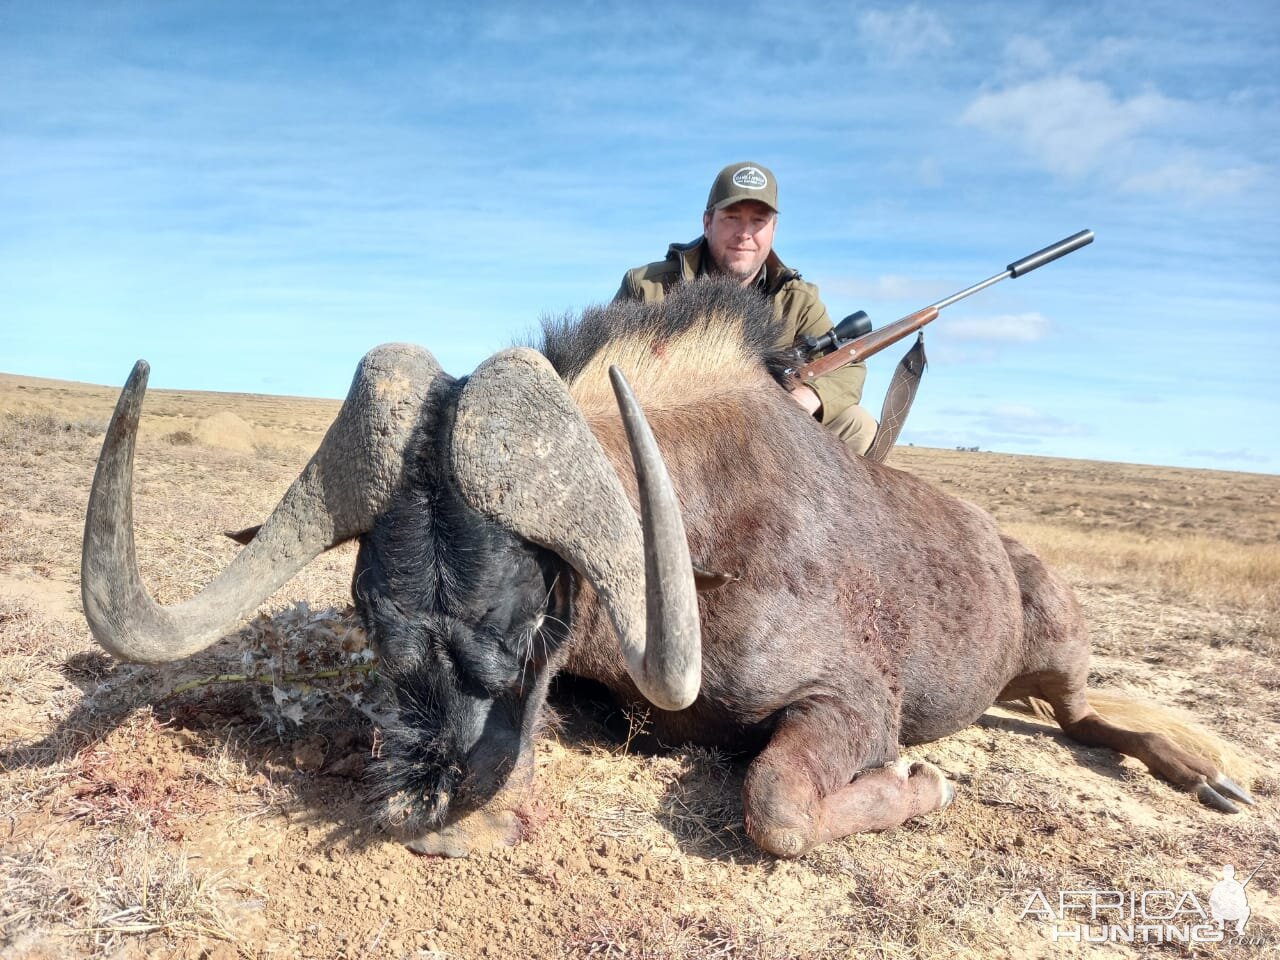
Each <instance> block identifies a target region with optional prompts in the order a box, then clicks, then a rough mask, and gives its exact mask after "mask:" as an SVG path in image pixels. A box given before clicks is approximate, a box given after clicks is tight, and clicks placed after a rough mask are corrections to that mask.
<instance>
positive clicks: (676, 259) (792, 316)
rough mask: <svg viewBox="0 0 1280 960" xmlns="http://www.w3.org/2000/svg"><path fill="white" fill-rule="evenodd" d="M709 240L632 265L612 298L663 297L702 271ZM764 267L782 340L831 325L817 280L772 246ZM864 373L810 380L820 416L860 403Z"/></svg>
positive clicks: (858, 366) (853, 366) (845, 371)
mask: <svg viewBox="0 0 1280 960" xmlns="http://www.w3.org/2000/svg"><path fill="white" fill-rule="evenodd" d="M705 240H706V238H705V237H699V238H698V239H697V240H694V241H692V242H691V243H673V244H671V246H670V247H669V248H668V249H667V258H666V259H665V260H659V261H657V262H656V263H650V264H647V265H645V266H643V267H636V268H635V269H634V270H628V271H627V274H626V276H624V277H623V278H622V286H620V287H619V288H618V292H617V294H616V295H615V296H614V298H613V299H614V300H639V301H641V302H643V303H652V302H654V301H658V300H661V299H662V298H663V297H664V296H665V295H666V292H667V290H669V289H670V288H671V287H673V286H674V285H675V284H677V283H679V282H681V281H683V280H692V279H694V278H695V277H698V276H700V275H701V274H702V273H703V272H704V269H703V262H702V258H703V254H704V253H705V251H706V247H705ZM764 270H765V275H764V284H763V290H762V292H763V293H764V294H765V296H767V297H769V298H770V299H771V300H772V301H773V304H774V309H775V311H776V312H777V315H778V316H780V317H781V318H782V320H783V326H782V332H781V333H780V334H779V336H778V345H779V346H782V347H790V346H792V345H793V344H794V343H795V342H796V339H797V338H798V337H802V336H804V337H819V336H821V335H822V334H824V333H827V332H828V331H829V330H830V329H831V327H832V323H831V318H830V317H829V316H827V308H826V307H824V306H823V305H822V301H821V300H819V299H818V288H817V287H816V286H814V285H813V284H812V283H808V282H806V281H804V280H801V279H800V274H799V272H798V271H796V270H792V269H791V268H790V267H788V266H787V265H786V264H784V263H783V262H782V261H781V260H780V259H778V254H777V253H775V252H774V251H772V250H771V251H769V258H768V259H767V260H766V261H765V264H764ZM866 379H867V365H866V364H865V363H850V364H847V365H846V366H843V367H841V368H840V369H839V370H833V371H832V372H831V373H828V374H827V375H826V376H823V377H819V378H818V379H816V380H814V381H813V382H812V383H811V384H809V386H811V387H813V389H814V391H815V392H817V394H818V397H819V399H820V400H822V410H821V411H820V413H819V416H818V419H819V420H820V421H822V422H824V423H825V422H826V421H827V420H828V419H830V418H832V417H835V416H836V414H838V413H840V412H841V411H843V410H847V409H848V408H849V407H852V406H853V405H854V404H856V403H857V402H858V401H859V400H860V399H861V398H862V385H863V383H865V382H866Z"/></svg>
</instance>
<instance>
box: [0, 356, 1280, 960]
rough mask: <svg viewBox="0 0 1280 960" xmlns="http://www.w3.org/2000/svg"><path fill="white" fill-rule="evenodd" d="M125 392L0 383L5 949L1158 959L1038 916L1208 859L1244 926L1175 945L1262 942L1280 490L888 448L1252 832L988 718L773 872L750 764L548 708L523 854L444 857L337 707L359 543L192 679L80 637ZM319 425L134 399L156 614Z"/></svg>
mask: <svg viewBox="0 0 1280 960" xmlns="http://www.w3.org/2000/svg"><path fill="white" fill-rule="evenodd" d="M122 373H124V371H122ZM115 396H116V389H115V388H109V387H98V386H90V385H86V384H75V383H66V382H59V381H50V380H37V379H32V378H25V377H18V376H12V375H0V956H2V957H4V958H13V960H36V958H55V957H56V958H62V957H74V958H98V957H120V958H128V960H134V958H170V957H173V958H188V957H189V958H205V960H230V958H236V957H242V958H268V957H280V958H288V957H315V958H336V957H345V958H352V960H354V958H387V960H400V958H427V957H432V958H446V957H459V958H462V957H467V958H469V957H498V956H501V957H562V956H563V957H610V958H613V957H617V958H622V957H636V958H684V957H692V958H712V957H717V958H719V957H724V958H754V957H759V958H784V957H845V956H849V957H860V956H881V957H920V958H934V957H973V958H978V957H982V958H987V957H1035V956H1050V955H1053V956H1059V955H1064V954H1065V955H1075V954H1081V955H1083V954H1085V953H1088V954H1090V955H1093V954H1094V953H1095V952H1099V951H1101V952H1102V953H1103V954H1104V955H1112V956H1139V955H1145V954H1146V953H1147V952H1149V951H1150V950H1151V949H1153V948H1152V947H1150V946H1142V945H1130V944H1124V943H1117V944H1110V945H1107V946H1105V947H1098V946H1088V945H1081V944H1078V943H1076V942H1074V940H1073V939H1071V938H1070V937H1068V938H1066V939H1059V940H1057V941H1054V940H1053V938H1052V937H1053V931H1054V930H1055V929H1056V926H1055V923H1054V922H1052V921H1051V920H1049V919H1046V917H1045V916H1043V914H1042V913H1040V912H1037V911H1034V910H1033V911H1028V909H1027V908H1028V905H1029V904H1037V905H1038V902H1037V901H1034V899H1033V898H1034V897H1035V894H1036V893H1037V892H1040V893H1042V894H1043V895H1044V896H1045V898H1046V900H1047V901H1048V902H1049V903H1052V904H1054V905H1055V906H1056V905H1057V902H1058V901H1057V898H1058V895H1059V893H1060V892H1061V891H1071V890H1076V891H1080V890H1084V891H1093V890H1100V891H1122V892H1126V893H1130V892H1131V893H1136V894H1139V895H1140V894H1141V893H1142V892H1149V891H1170V897H1172V898H1173V902H1174V903H1176V902H1177V898H1178V897H1180V896H1181V895H1182V893H1183V892H1190V893H1192V894H1193V895H1194V897H1195V898H1197V902H1198V903H1201V904H1203V905H1205V906H1206V907H1207V905H1208V902H1209V893H1210V890H1211V889H1212V887H1213V886H1214V884H1215V883H1216V882H1217V881H1218V880H1219V879H1220V878H1221V876H1222V867H1223V865H1225V864H1231V865H1234V866H1235V867H1236V868H1237V869H1238V870H1239V871H1240V873H1241V875H1242V876H1243V875H1245V874H1248V873H1249V871H1252V870H1254V869H1255V868H1258V869H1257V872H1256V874H1255V875H1254V876H1253V878H1252V879H1251V880H1250V882H1249V884H1248V887H1247V894H1248V900H1249V904H1250V906H1251V908H1252V911H1253V912H1252V915H1251V917H1250V920H1249V923H1248V925H1247V928H1246V931H1245V936H1244V938H1242V939H1233V938H1226V939H1225V940H1224V942H1222V943H1219V944H1210V945H1198V946H1190V945H1184V944H1177V943H1175V944H1169V945H1166V946H1165V947H1164V948H1163V949H1162V953H1166V954H1169V955H1173V956H1233V957H1234V956H1239V957H1253V956H1263V955H1267V954H1268V953H1271V954H1273V955H1274V953H1275V952H1277V951H1280V820H1278V818H1277V814H1278V813H1280V778H1278V776H1277V772H1278V770H1280V768H1278V766H1277V760H1278V759H1280V663H1278V662H1277V657H1278V655H1280V478H1278V477H1275V476H1269V475H1260V474H1246V473H1231V472H1219V471H1207V470H1190V469H1173V468H1157V467H1142V466H1132V465H1126V464H1113V463H1093V462H1085V461H1070V460H1056V459H1049V458H1038V457H1016V456H1008V455H1001V454H994V453H984V452H973V451H946V450H928V449H918V448H910V447H908V448H900V449H899V450H897V451H895V452H894V454H893V455H892V457H891V461H890V462H891V465H893V466H894V467H896V468H898V469H902V470H906V471H909V472H912V473H916V474H919V475H921V476H923V477H925V478H926V479H929V480H931V481H932V482H934V483H935V484H937V485H938V486H940V487H941V488H942V489H944V490H946V491H948V492H950V493H952V494H954V495H957V496H960V497H962V498H965V499H968V500H971V501H973V502H975V503H977V504H979V505H980V506H982V507H984V508H986V509H988V510H990V511H991V512H992V513H993V514H994V515H995V516H996V517H997V519H998V520H999V521H1000V522H1001V525H1002V526H1003V527H1004V528H1005V529H1006V530H1007V531H1008V532H1010V533H1012V534H1013V535H1015V536H1017V537H1019V538H1020V539H1023V540H1024V541H1026V542H1028V543H1029V544H1030V545H1031V546H1033V547H1034V548H1036V549H1037V550H1038V551H1040V552H1041V554H1042V556H1044V557H1045V558H1046V559H1047V560H1048V561H1049V562H1050V563H1051V564H1052V565H1054V566H1056V567H1057V568H1058V569H1060V570H1061V571H1062V572H1064V573H1065V574H1066V576H1067V577H1068V579H1069V580H1070V581H1071V583H1072V584H1073V586H1074V587H1075V589H1076V591H1077V592H1078V595H1079V596H1080V599H1081V601H1082V603H1083V604H1084V606H1085V609H1086V612H1087V614H1088V616H1089V620H1090V624H1091V632H1092V637H1093V643H1094V660H1093V666H1092V673H1091V684H1094V685H1096V686H1098V687H1099V688H1107V689H1109V690H1113V691H1120V692H1123V693H1125V694H1127V695H1130V696H1134V697H1139V698H1145V699H1147V700H1152V701H1155V702H1157V703H1160V704H1162V705H1164V706H1167V707H1170V708H1172V709H1174V710H1178V711H1183V712H1185V713H1186V714H1187V715H1190V716H1192V717H1194V719H1195V720H1197V721H1198V722H1199V723H1201V724H1202V725H1204V726H1205V727H1207V728H1208V729H1210V730H1211V731H1213V732H1215V733H1216V734H1218V735H1219V736H1221V737H1222V738H1224V739H1225V740H1226V741H1228V742H1229V743H1230V744H1232V745H1233V746H1234V747H1235V748H1236V750H1238V751H1239V753H1240V754H1241V756H1242V760H1241V761H1240V767H1239V768H1238V769H1239V770H1240V771H1242V772H1241V776H1242V777H1244V778H1246V779H1248V780H1249V781H1250V782H1251V784H1252V787H1253V790H1254V793H1255V795H1256V797H1257V798H1258V801H1259V802H1258V805H1257V806H1256V807H1254V808H1251V809H1249V810H1247V811H1245V812H1244V813H1241V814H1239V815H1236V816H1224V815H1222V814H1218V813H1215V812H1213V811H1211V810H1208V809H1206V808H1204V807H1201V806H1199V805H1197V804H1196V803H1195V802H1194V800H1192V799H1191V798H1190V797H1189V796H1187V795H1184V794H1181V793H1178V792H1176V791H1175V790H1173V789H1172V788H1170V787H1169V786H1168V785H1166V784H1164V783H1162V782H1160V781H1158V780H1156V779H1154V778H1152V777H1151V776H1149V775H1148V774H1147V773H1146V771H1145V770H1144V769H1142V768H1141V766H1140V765H1139V764H1136V763H1135V762H1133V761H1131V760H1126V759H1121V758H1119V757H1118V756H1117V755H1115V754H1114V753H1112V752H1110V751H1107V750H1097V749H1090V748H1086V747H1082V746H1080V745H1078V744H1075V743H1072V742H1070V741H1068V740H1066V739H1065V738H1064V737H1063V736H1062V735H1061V734H1060V733H1059V732H1058V731H1057V729H1056V727H1053V726H1051V725H1048V724H1046V723H1044V722H1042V721H1040V720H1038V719H1036V718H1035V717H1034V716H1032V715H1030V714H1026V713H1020V712H1018V711H1017V710H1013V709H1006V708H1004V707H995V708H993V709H992V710H991V711H989V712H988V714H986V715H985V716H984V717H983V718H982V719H981V720H980V721H979V722H978V723H976V724H974V725H973V726H971V727H969V728H967V729H965V730H963V731H961V732H960V733H958V734H957V735H955V736H952V737H949V738H947V739H945V740H942V741H939V742H936V743H931V744H926V745H923V746H920V747H916V748H912V749H911V750H909V751H908V756H911V757H921V758H926V759H928V760H930V761H931V762H934V763H936V764H938V765H939V766H940V767H942V768H943V770H944V771H945V772H946V773H947V774H948V776H949V777H950V778H951V779H952V780H953V782H954V783H955V784H956V786H957V789H958V796H957V799H956V801H955V803H953V804H952V805H951V807H949V808H948V809H946V810H944V811H942V812H940V813H936V814H933V815H930V816H927V817H924V818H921V819H918V820H914V821H911V822H909V823H907V824H905V825H904V826H902V827H900V828H898V829H895V830H891V831H887V832H885V833H881V834H871V835H864V836H858V837H852V838H848V839H846V840H842V841H838V842H834V843H830V844H827V845H826V846H824V847H822V848H820V849H819V850H817V851H816V852H814V853H813V854H811V855H809V856H807V857H805V858H803V859H801V860H798V861H794V862H784V861H778V860H775V859H773V858H771V857H768V856H765V855H763V854H761V853H760V852H759V851H757V850H756V849H755V848H754V847H753V846H752V844H751V843H750V841H749V840H748V839H747V837H746V835H745V833H744V830H743V826H742V809H741V800H740V789H741V783H742V777H743V772H744V769H745V766H744V761H743V760H742V759H741V758H735V757H730V756H724V755H721V754H718V753H715V752H713V751H707V750H702V749H687V748H684V749H676V750H674V751H671V752H666V753H662V754H657V755H654V754H647V753H643V752H641V751H639V750H637V749H635V748H634V743H633V741H632V738H631V737H630V736H629V735H628V731H630V732H632V733H634V732H637V731H639V730H641V729H643V725H644V718H643V716H623V717H618V716H611V715H610V712H609V708H608V707H607V706H604V705H602V704H598V703H593V702H583V701H582V700H581V699H578V700H574V699H570V698H568V697H567V696H566V697H561V698H560V699H559V700H558V701H557V706H558V711H559V719H558V721H557V722H556V723H554V724H552V725H551V726H550V727H549V729H548V730H547V731H546V733H545V735H544V736H543V737H542V738H541V740H540V741H539V743H538V746H537V774H536V784H535V791H534V794H533V795H532V797H531V798H530V799H529V801H528V803H527V804H526V806H525V808H524V809H523V810H522V820H523V826H524V829H525V837H524V839H523V840H522V841H521V842H520V843H518V844H517V845H515V846H513V847H503V848H499V849H497V850H495V851H493V852H491V853H487V854H483V855H477V856H473V857H471V858H468V859H463V860H449V859H438V858H424V857H418V856H415V855H414V854H412V853H410V852H409V851H408V850H406V849H405V848H403V847H401V846H399V845H397V844H395V843H393V842H391V841H390V840H389V839H388V838H387V837H386V836H385V835H383V834H381V833H379V831H378V829H377V827H376V823H375V821H374V819H373V817H372V815H371V809H370V805H369V803H368V801H367V800H366V798H365V793H366V787H365V786H364V779H363V778H364V773H365V770H366V768H367V767H368V766H369V765H370V764H372V763H376V754H377V750H378V736H379V734H378V729H377V724H376V722H374V721H373V720H371V719H369V718H368V717H367V716H366V714H365V713H363V712H361V710H360V709H358V707H359V706H360V705H361V704H367V703H368V702H370V700H369V698H370V697H371V696H372V695H371V694H370V692H369V689H368V685H369V683H370V675H369V673H368V672H367V671H366V669H365V665H363V664H362V663H361V660H362V657H361V656H360V649H361V646H362V642H363V641H362V636H361V632H360V631H359V628H358V626H357V625H356V623H355V621H354V619H353V618H352V617H351V614H350V611H349V603H350V590H349V580H350V575H351V566H352V561H353V557H354V550H353V548H352V547H351V546H350V545H347V546H344V547H341V548H339V549H336V550H334V551H331V552H329V553H327V554H324V555H323V556H321V557H320V558H318V559H317V560H316V561H314V562H313V563H312V564H311V565H310V566H309V567H308V568H307V569H306V570H304V571H303V572H302V573H301V574H299V575H298V576H297V577H295V578H294V579H293V580H292V581H291V582H290V583H288V584H287V585H286V586H285V587H284V588H282V589H281V590H280V591H279V592H278V593H277V594H276V595H275V596H273V597H271V598H270V599H269V600H268V601H267V603H265V604H264V605H263V607H262V610H261V613H260V615H259V616H258V618H257V619H256V620H254V621H253V622H252V623H251V624H249V625H248V626H247V627H246V628H245V629H244V630H242V631H241V632H239V633H238V634H234V635H231V636H229V637H228V638H226V639H224V640H223V641H222V642H220V643H219V644H217V645H215V646H214V647H213V648H211V649H210V650H208V651H206V652H205V653H203V654H200V655H198V656H196V657H193V658H191V659H189V660H186V661H183V662H180V663H177V664H173V665H171V666H169V667H165V668H155V667H142V666H136V665H126V664H119V663H116V662H114V661H113V660H111V659H110V658H109V657H108V656H106V655H105V654H103V653H102V652H101V651H100V650H99V649H98V648H97V647H96V646H95V645H94V643H93V642H92V639H91V638H90V636H89V632H88V628H87V626H86V625H85V622H84V619H83V614H82V612H81V609H80V602H79V588H78V577H79V562H80V538H81V532H82V526H83V522H84V510H85V504H86V501H87V497H88V491H89V486H90V483H91V480H92V476H93V470H94V465H95V462H96V459H97V454H98V450H99V447H100V445H101V442H102V435H103V432H104V430H105V426H106V423H107V420H108V419H109V417H110V412H111V408H112V406H113V404H114V402H115ZM337 406H338V404H337V403H336V402H335V401H324V400H309V399H302V398H285V397H265V396H249V395H232V394H214V393H198V392H186V391H163V390H161V391H152V392H150V393H149V394H148V398H147V403H146V406H145V408H144V413H143V420H142V425H141V429H140V442H139V448H138V455H137V464H136V475H135V476H136V481H135V482H136V490H135V503H136V507H135V519H136V523H135V526H136V530H137V540H138V554H139V561H140V566H141V569H142V573H143V576H144V578H145V580H146V582H147V584H148V586H149V588H150V589H151V591H152V593H153V595H154V596H155V597H156V598H157V599H158V600H159V601H161V602H163V603H172V602H176V601H179V600H181V599H184V598H186V597H189V596H191V595H192V594H194V593H195V592H196V591H197V590H198V589H199V588H200V587H202V586H203V585H204V584H205V583H207V582H208V581H209V580H210V579H211V578H212V577H213V576H214V575H215V574H216V573H217V572H218V571H219V570H220V569H221V568H222V567H223V566H224V565H225V564H227V563H228V562H229V561H230V560H231V558H232V557H233V556H234V555H235V552H236V550H237V549H238V547H236V546H235V545H234V544H233V543H232V542H231V541H229V540H228V539H226V538H225V537H223V536H222V533H221V532H222V531H224V530H230V529H237V528H240V527H245V526H248V525H250V524H253V523H257V522H259V521H260V520H261V519H262V518H263V517H265V515H266V514H267V512H268V511H269V510H270V509H271V507H272V506H273V505H274V504H275V502H276V500H277V499H278V498H279V496H280V495H281V493H283V491H284V489H285V488H286V487H287V486H288V484H289V482H290V481H291V480H292V479H293V478H294V477H295V476H296V475H297V472H298V470H299V469H300V468H301V466H302V465H303V464H304V463H305V461H306V459H307V457H308V456H309V455H310V452H311V451H312V450H313V449H314V447H315V445H316V444H317V443H318V441H319V439H320V437H321V436H322V434H323V432H324V430H325V428H326V427H327V426H328V423H329V421H330V420H331V419H332V417H333V415H334V413H335V412H336V410H337ZM851 496H854V494H852V493H851ZM263 664H270V665H271V668H272V669H273V670H274V671H275V672H274V674H273V676H272V678H271V682H262V678H263V676H264V674H263V672H262V665H263ZM1156 902H1164V903H1169V900H1168V899H1166V900H1165V901H1155V900H1153V901H1152V903H1156ZM1188 904H1189V901H1185V900H1184V901H1183V906H1184V907H1185V908H1187V909H1190V908H1189V905H1188ZM1188 918H1190V915H1188V917H1184V918H1183V919H1184V920H1185V919H1188ZM1068 919H1069V920H1070V919H1071V918H1068ZM1113 919H1114V917H1113ZM1192 919H1193V918H1192Z"/></svg>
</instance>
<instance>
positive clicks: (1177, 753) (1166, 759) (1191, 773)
mask: <svg viewBox="0 0 1280 960" xmlns="http://www.w3.org/2000/svg"><path fill="white" fill-rule="evenodd" d="M1046 679H1047V680H1048V681H1051V679H1052V678H1046ZM1042 695H1043V696H1044V699H1046V700H1047V701H1048V702H1049V705H1050V706H1051V707H1052V708H1053V714H1054V717H1055V719H1057V721H1058V725H1059V726H1061V727H1062V732H1063V733H1065V734H1066V735H1067V736H1069V737H1070V738H1071V739H1072V740H1077V741H1079V742H1080V743H1084V744H1087V745H1089V746H1091V747H1110V748H1111V749H1112V750H1117V751H1119V752H1120V753H1123V754H1126V755H1127V756H1130V757H1135V758H1136V759H1138V760H1141V761H1142V762H1143V763H1144V764H1146V765H1147V769H1148V770H1150V771H1151V772H1152V773H1154V774H1155V775H1156V776H1158V777H1162V778H1164V779H1165V780H1168V781H1169V782H1170V783H1172V784H1173V785H1174V786H1177V787H1181V788H1182V789H1183V790H1187V791H1189V792H1191V793H1194V794H1195V795H1196V798H1197V799H1198V800H1199V801H1200V802H1201V803H1203V804H1204V805H1205V806H1209V807H1213V808H1215V809H1217V810H1221V811H1223V812H1224V813H1237V812H1238V811H1239V808H1238V807H1237V806H1236V805H1235V803H1234V802H1233V801H1236V800H1238V801H1241V802H1243V803H1253V797H1252V796H1250V795H1249V793H1248V791H1246V790H1243V789H1242V788H1241V787H1239V786H1238V785H1237V784H1236V783H1235V782H1233V781H1232V780H1231V779H1230V778H1229V777H1227V776H1225V775H1224V774H1223V773H1221V772H1220V771H1219V770H1218V769H1217V767H1216V766H1215V765H1214V764H1213V763H1212V762H1211V761H1210V760H1207V759H1205V758H1204V757H1200V756H1197V755H1196V754H1194V753H1192V752H1190V751H1189V750H1185V749H1183V748H1182V747H1181V746H1179V745H1178V744H1176V743H1174V741H1173V740H1172V739H1170V738H1169V737H1167V736H1165V735H1164V734H1163V733H1158V732H1153V731H1139V730H1128V729H1126V728H1124V727H1122V726H1120V725H1119V724H1118V723H1114V722H1112V721H1111V720H1108V719H1107V718H1106V717H1104V716H1102V715H1101V714H1100V713H1098V711H1097V710H1095V709H1094V708H1093V707H1092V706H1091V705H1090V704H1089V701H1088V699H1087V698H1086V696H1085V690H1084V685H1083V683H1074V684H1069V685H1068V684H1065V683H1064V684H1063V685H1062V686H1058V685H1055V684H1053V683H1052V682H1047V683H1046V688H1045V689H1044V690H1043V691H1042ZM1153 712H1155V711H1153ZM1157 715H1158V714H1157Z"/></svg>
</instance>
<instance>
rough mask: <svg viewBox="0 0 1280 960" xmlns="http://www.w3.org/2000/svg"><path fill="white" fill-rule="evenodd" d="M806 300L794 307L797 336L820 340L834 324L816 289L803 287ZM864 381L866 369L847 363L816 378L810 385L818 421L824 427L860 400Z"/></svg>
mask: <svg viewBox="0 0 1280 960" xmlns="http://www.w3.org/2000/svg"><path fill="white" fill-rule="evenodd" d="M805 287H807V289H806V290H805V291H804V292H805V293H806V294H808V295H807V296H800V297H797V298H796V299H795V300H794V301H793V302H794V304H795V306H794V308H793V309H794V310H795V321H796V323H795V327H796V336H797V337H800V336H805V337H819V336H822V334H824V333H826V332H828V331H829V330H830V329H831V328H832V326H834V324H832V322H831V317H830V316H829V315H828V314H827V308H826V307H825V306H823V304H822V301H821V300H819V299H818V288H817V287H815V286H813V285H812V284H805ZM866 380H867V365H866V363H865V362H863V361H859V362H858V363H849V364H846V365H845V366H843V367H841V368H840V369H839V370H832V371H831V372H830V373H828V374H826V375H825V376H821V377H818V379H816V380H814V381H813V382H812V383H810V384H809V386H810V387H812V388H813V390H814V392H815V393H817V394H818V399H820V400H821V401H822V413H821V415H820V416H819V418H818V419H819V420H820V421H821V422H822V423H826V422H827V420H828V419H830V418H831V417H834V416H835V415H836V414H838V413H841V412H843V411H845V410H847V409H849V408H850V407H852V406H854V405H856V404H857V403H858V401H859V400H861V399H862V386H863V384H864V383H866Z"/></svg>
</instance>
